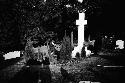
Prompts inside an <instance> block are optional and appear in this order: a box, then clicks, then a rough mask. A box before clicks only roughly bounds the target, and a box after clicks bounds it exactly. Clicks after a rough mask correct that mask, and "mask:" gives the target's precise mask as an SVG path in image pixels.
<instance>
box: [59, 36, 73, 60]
mask: <svg viewBox="0 0 125 83" xmlns="http://www.w3.org/2000/svg"><path fill="white" fill-rule="evenodd" d="M72 50H73V47H72V46H71V42H70V38H69V37H66V36H65V37H64V38H63V42H62V47H61V50H60V59H61V60H70V59H71V52H72Z"/></svg>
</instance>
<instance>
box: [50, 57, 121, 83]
mask: <svg viewBox="0 0 125 83" xmlns="http://www.w3.org/2000/svg"><path fill="white" fill-rule="evenodd" d="M97 65H115V64H114V63H113V62H112V61H110V60H107V59H104V58H101V57H89V58H81V59H79V60H70V61H65V62H63V63H61V64H60V63H57V64H55V66H56V67H60V68H61V67H62V68H63V69H65V70H66V71H67V73H68V74H67V76H66V77H67V79H65V78H64V77H63V75H62V74H61V71H60V69H58V70H57V68H56V67H53V69H52V71H53V72H52V83H78V82H79V81H95V82H97V81H101V82H102V83H111V81H113V80H112V79H115V78H111V79H110V78H108V77H107V75H106V74H107V73H109V71H107V70H106V69H104V68H101V67H97ZM54 70H55V71H54ZM115 72H116V73H118V74H120V73H121V72H122V71H118V72H117V71H115ZM110 74H112V73H110ZM68 76H69V77H68ZM115 81H116V80H115Z"/></svg>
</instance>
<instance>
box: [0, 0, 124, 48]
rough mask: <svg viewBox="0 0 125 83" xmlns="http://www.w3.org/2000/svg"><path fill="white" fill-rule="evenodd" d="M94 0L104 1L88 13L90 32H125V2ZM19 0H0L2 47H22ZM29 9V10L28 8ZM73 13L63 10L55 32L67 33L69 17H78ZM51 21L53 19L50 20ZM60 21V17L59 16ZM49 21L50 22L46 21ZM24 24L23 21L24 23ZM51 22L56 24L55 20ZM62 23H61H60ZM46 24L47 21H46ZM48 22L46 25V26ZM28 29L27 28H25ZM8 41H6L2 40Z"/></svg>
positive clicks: (0, 45) (88, 28) (0, 43)
mask: <svg viewBox="0 0 125 83" xmlns="http://www.w3.org/2000/svg"><path fill="white" fill-rule="evenodd" d="M93 1H95V2H96V1H102V2H101V3H100V7H101V8H100V9H98V8H97V9H94V10H92V11H91V12H88V13H86V15H87V20H88V25H87V26H88V27H87V31H88V33H96V32H107V33H111V32H117V33H124V10H123V9H124V7H123V5H124V4H123V2H121V1H116V0H93ZM15 3H18V1H17V0H12V1H10V0H0V38H1V39H0V47H1V48H0V49H2V50H4V49H8V48H11V49H12V48H15V49H17V48H20V47H21V45H20V44H21V43H20V42H21V41H20V40H21V39H20V38H21V34H22V33H21V29H20V26H21V22H20V21H19V20H20V19H21V18H22V17H20V15H19V14H20V12H19V11H18V10H15V7H16V4H15ZM28 11H29V10H28ZM72 16H73V15H70V14H66V15H65V12H63V14H62V17H63V22H62V23H61V25H60V26H59V27H60V28H59V29H52V28H51V29H52V30H53V31H55V32H58V33H60V34H63V35H61V36H64V33H65V31H64V30H65V29H66V28H64V27H66V26H65V23H66V20H67V19H72V20H73V21H75V19H76V18H78V15H77V14H76V17H75V15H74V17H75V18H72ZM50 21H51V20H50ZM57 21H58V18H57ZM46 23H48V22H46ZM22 24H23V23H22ZM51 24H56V22H55V21H53V23H50V25H51ZM58 24H60V23H58ZM44 25H45V23H44ZM46 26H47V24H46V25H45V27H46ZM51 26H53V25H51ZM53 27H54V26H53ZM61 27H63V28H61ZM24 30H27V29H24ZM46 30H47V31H48V30H50V28H46ZM68 31H69V32H70V29H68V28H67V32H68ZM2 41H6V42H2Z"/></svg>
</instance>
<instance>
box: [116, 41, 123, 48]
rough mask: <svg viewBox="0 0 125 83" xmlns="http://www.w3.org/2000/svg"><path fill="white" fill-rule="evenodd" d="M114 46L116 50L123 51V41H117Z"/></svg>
mask: <svg viewBox="0 0 125 83" xmlns="http://www.w3.org/2000/svg"><path fill="white" fill-rule="evenodd" d="M116 45H117V47H116V49H124V41H122V40H117V41H116Z"/></svg>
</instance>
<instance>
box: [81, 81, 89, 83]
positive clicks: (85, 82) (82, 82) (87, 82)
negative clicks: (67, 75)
mask: <svg viewBox="0 0 125 83" xmlns="http://www.w3.org/2000/svg"><path fill="white" fill-rule="evenodd" d="M79 83H91V81H80V82H79Z"/></svg>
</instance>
